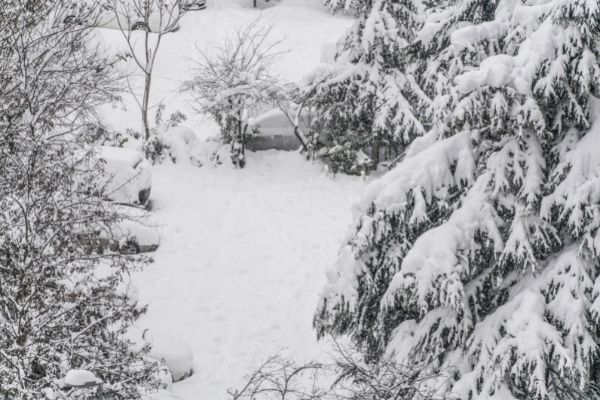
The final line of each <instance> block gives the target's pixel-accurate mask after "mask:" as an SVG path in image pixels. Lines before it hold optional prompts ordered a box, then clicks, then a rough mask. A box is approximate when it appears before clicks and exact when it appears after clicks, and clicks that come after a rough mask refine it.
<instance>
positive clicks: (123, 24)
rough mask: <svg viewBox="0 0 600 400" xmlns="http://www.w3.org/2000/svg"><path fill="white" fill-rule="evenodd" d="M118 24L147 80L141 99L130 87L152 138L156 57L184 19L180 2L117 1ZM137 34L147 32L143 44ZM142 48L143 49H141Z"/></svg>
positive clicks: (114, 5)
mask: <svg viewBox="0 0 600 400" xmlns="http://www.w3.org/2000/svg"><path fill="white" fill-rule="evenodd" d="M112 9H113V12H114V14H115V17H116V21H117V23H118V24H119V28H120V30H121V32H122V34H123V37H124V38H125V41H126V42H127V46H128V47H129V52H130V55H131V57H132V58H133V60H134V61H135V64H136V66H137V67H138V69H139V70H140V71H141V72H142V74H143V77H144V86H143V93H142V96H141V99H139V98H138V96H137V95H136V94H135V91H134V88H133V87H132V86H131V84H128V86H129V90H130V92H131V94H132V96H133V97H134V99H135V101H136V103H137V105H138V107H139V109H140V111H141V114H142V127H143V130H144V136H145V138H146V140H148V139H149V138H150V134H151V130H150V116H149V110H150V91H151V89H152V75H153V72H154V66H155V64H156V56H157V54H158V51H159V49H160V45H161V43H162V39H163V36H164V35H165V34H167V33H169V32H171V31H173V30H176V29H177V28H178V22H179V19H180V18H181V14H180V9H179V2H178V0H113V6H112ZM135 31H143V33H142V38H141V46H139V45H140V43H139V42H140V41H138V39H139V36H138V35H136V34H135V33H134V32H135ZM140 47H141V48H140Z"/></svg>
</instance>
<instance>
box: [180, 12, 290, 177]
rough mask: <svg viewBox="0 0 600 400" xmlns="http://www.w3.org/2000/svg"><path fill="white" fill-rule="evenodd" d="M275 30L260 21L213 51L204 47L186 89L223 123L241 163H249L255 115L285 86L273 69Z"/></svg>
mask: <svg viewBox="0 0 600 400" xmlns="http://www.w3.org/2000/svg"><path fill="white" fill-rule="evenodd" d="M270 33H271V28H269V27H263V26H261V25H260V20H255V21H254V22H252V23H251V24H250V25H248V26H247V27H245V28H243V29H240V30H238V31H237V32H236V34H235V36H234V37H232V38H228V39H226V40H225V41H224V42H223V43H221V44H217V45H215V46H214V48H213V52H212V53H206V52H204V51H201V50H199V61H198V62H197V68H196V69H195V71H194V72H193V74H194V77H193V78H192V79H190V80H188V81H186V82H184V83H183V85H182V88H181V90H182V91H183V92H185V93H189V94H190V95H191V97H192V101H193V105H194V107H195V109H196V110H197V111H198V112H201V113H206V114H208V115H210V116H211V117H212V118H213V119H214V120H215V121H216V122H217V124H218V125H219V127H220V132H221V138H222V140H223V143H225V144H228V145H230V149H231V160H232V162H233V164H234V165H236V166H239V167H240V168H243V167H244V165H245V163H246V160H245V146H244V142H245V137H246V135H247V134H248V133H249V132H247V128H248V117H249V114H250V113H251V112H252V111H255V109H256V108H259V107H261V106H262V105H264V104H265V103H266V102H268V101H271V100H274V99H275V98H276V97H277V95H278V94H279V92H280V91H281V88H280V86H279V84H278V81H277V79H276V78H275V77H274V76H273V75H272V73H271V71H270V68H271V65H272V63H273V61H274V60H275V57H277V55H278V53H277V52H275V51H274V50H275V48H276V46H277V45H278V44H279V42H278V41H272V40H271V37H270Z"/></svg>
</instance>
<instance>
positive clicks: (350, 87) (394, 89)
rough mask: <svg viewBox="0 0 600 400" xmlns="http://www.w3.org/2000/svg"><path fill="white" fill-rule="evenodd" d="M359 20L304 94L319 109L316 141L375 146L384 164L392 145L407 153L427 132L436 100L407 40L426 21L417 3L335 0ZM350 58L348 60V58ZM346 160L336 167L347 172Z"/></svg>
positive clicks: (332, 3)
mask: <svg viewBox="0 0 600 400" xmlns="http://www.w3.org/2000/svg"><path fill="white" fill-rule="evenodd" d="M326 3H327V4H328V5H329V7H330V8H331V9H332V10H333V11H338V10H341V9H344V10H345V11H347V12H352V13H355V14H357V16H358V18H357V20H356V22H355V23H354V25H353V26H352V28H351V29H350V30H349V31H348V32H347V33H346V35H345V37H344V38H343V39H342V40H341V41H340V42H339V43H338V54H337V56H336V58H337V59H338V60H339V62H338V63H336V64H333V65H330V66H328V67H327V68H321V69H319V70H318V71H316V72H315V73H313V74H312V75H311V76H309V77H308V78H307V86H306V87H305V88H304V89H303V93H302V95H301V97H302V99H303V103H304V104H305V105H306V106H308V107H310V108H312V109H313V110H314V111H313V113H314V114H315V115H316V118H315V119H314V120H313V121H312V124H311V125H312V129H311V132H310V136H311V141H312V142H313V143H315V145H316V146H317V149H316V150H317V151H318V150H319V148H322V147H325V148H333V147H337V146H341V147H342V148H344V149H347V151H354V152H358V151H368V152H369V153H370V155H371V159H372V160H373V167H377V164H378V163H379V159H380V153H381V151H382V149H383V148H387V149H390V150H392V151H393V152H395V153H396V155H397V154H398V153H399V152H401V151H402V150H403V149H404V147H405V146H406V145H407V144H409V143H410V142H411V141H412V140H413V139H414V138H415V137H418V136H420V135H422V134H423V133H424V132H425V130H426V127H425V126H424V124H425V123H427V122H428V111H427V110H428V108H429V99H428V97H427V95H425V94H424V93H423V91H422V90H421V88H420V86H419V83H418V82H417V79H416V72H415V71H414V69H415V66H414V63H413V62H412V57H411V53H410V48H409V46H408V44H409V43H410V41H411V40H413V38H414V36H415V31H416V30H417V29H418V28H419V26H420V24H421V21H420V19H421V17H420V16H419V14H418V11H419V3H418V2H417V1H414V0H401V1H392V0H377V1H371V0H350V1H342V0H328V1H327V2H326ZM342 60H343V62H342ZM345 165H346V162H345V161H343V160H342V163H341V164H339V165H337V166H336V168H337V169H341V170H344V169H345Z"/></svg>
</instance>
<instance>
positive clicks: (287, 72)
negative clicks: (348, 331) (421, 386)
mask: <svg viewBox="0 0 600 400" xmlns="http://www.w3.org/2000/svg"><path fill="white" fill-rule="evenodd" d="M273 4H274V6H273V7H270V8H267V9H264V10H258V9H253V8H252V7H251V6H252V0H208V7H207V9H206V10H202V11H196V12H189V13H187V14H186V15H184V17H183V19H182V20H181V22H180V26H181V28H180V29H179V30H178V31H177V32H174V33H170V34H167V35H165V36H164V38H163V43H162V45H161V48H160V52H159V54H158V58H157V64H156V67H155V72H154V77H153V86H152V101H151V103H152V104H153V105H155V106H156V105H157V104H159V103H160V102H162V103H164V104H165V105H166V106H167V108H166V111H165V113H166V114H167V115H168V114H169V113H170V112H174V111H176V110H180V111H182V112H184V113H185V114H186V115H187V116H188V118H189V119H188V121H186V123H185V125H186V126H188V127H189V128H191V129H192V130H193V131H194V132H195V134H196V135H197V136H198V137H200V138H205V137H209V136H214V135H215V133H216V127H215V126H214V124H212V123H210V122H209V121H207V120H206V119H205V118H204V117H203V116H201V115H197V114H194V112H193V110H192V107H191V105H190V104H189V103H188V102H187V101H186V99H185V98H184V97H182V96H181V94H178V93H177V89H178V87H179V86H180V85H181V82H182V81H184V80H185V79H189V78H190V76H191V72H190V71H191V68H192V67H193V60H194V58H195V55H196V54H197V50H196V48H202V49H207V48H209V47H210V46H211V45H212V44H214V43H219V42H221V41H223V40H224V39H225V38H227V37H228V36H230V35H231V34H232V33H233V32H234V30H235V29H238V28H243V27H244V26H246V25H248V24H249V23H251V22H253V21H255V20H256V19H257V18H260V24H265V25H269V26H271V27H272V32H273V40H282V43H281V45H280V47H279V48H278V51H281V52H282V54H281V56H280V57H279V59H278V62H277V64H276V65H275V66H274V68H275V72H276V73H277V74H278V75H279V76H280V77H281V79H282V80H285V81H288V82H299V81H300V80H301V79H302V78H303V77H304V76H305V75H306V74H308V73H310V72H311V70H313V69H314V68H315V67H317V66H318V65H319V64H321V63H322V61H323V59H324V58H323V49H324V48H326V49H331V48H332V44H333V43H335V42H336V41H337V40H338V39H339V38H340V37H341V36H342V34H343V33H344V31H345V30H346V29H347V28H348V27H349V26H350V24H351V19H349V18H347V17H343V16H337V15H331V14H329V13H328V12H327V10H326V9H325V8H324V6H323V5H322V4H321V0H282V1H280V2H275V1H273ZM98 34H99V38H100V40H101V41H102V42H103V43H104V44H105V45H108V46H109V48H110V50H111V51H113V52H121V51H126V50H127V47H126V45H125V42H124V39H123V36H122V35H121V33H120V32H118V31H114V30H108V29H98ZM134 35H139V33H134ZM140 38H141V37H140ZM121 68H123V69H124V72H127V73H129V74H133V75H131V76H133V78H130V84H132V85H133V86H134V87H137V86H138V85H139V82H137V81H136V79H135V76H136V75H137V76H139V71H138V70H136V68H135V65H134V64H133V61H130V62H129V64H128V65H125V66H123V65H122V66H121ZM123 102H124V106H125V107H124V108H123V109H122V108H118V109H109V108H107V109H105V110H103V114H104V116H105V119H106V121H107V122H109V123H110V124H112V126H113V127H114V128H116V129H118V130H121V131H123V130H124V129H125V128H133V129H136V130H138V131H139V130H140V114H139V110H138V109H137V108H136V106H135V103H134V102H133V100H132V97H131V96H130V95H129V94H128V93H127V92H124V93H123ZM365 184H366V183H365V181H363V180H362V179H360V178H357V177H342V176H339V177H336V178H335V179H333V178H331V177H328V176H326V175H325V174H324V173H323V170H322V167H321V166H320V165H316V164H311V163H309V162H307V161H306V160H304V159H302V157H301V156H300V155H299V154H297V153H278V152H263V153H256V154H250V155H249V160H248V165H247V167H246V168H245V169H244V170H234V169H233V168H232V167H231V166H229V165H222V166H220V167H218V168H215V167H213V166H210V165H205V166H204V167H202V168H196V167H193V166H189V165H176V166H173V165H164V166H158V167H155V168H154V175H153V185H152V195H151V200H152V203H153V208H154V217H155V219H156V220H157V221H158V223H159V224H160V226H161V227H160V231H161V237H162V240H161V246H160V248H159V249H158V251H157V252H156V253H155V254H154V255H153V256H154V259H155V262H154V263H153V264H151V265H150V266H149V267H148V268H147V269H146V270H145V271H144V272H141V273H138V274H136V275H135V277H134V284H135V286H136V287H137V288H138V290H139V298H140V300H141V301H142V302H146V303H148V304H149V311H148V313H147V315H146V316H144V317H143V318H142V320H141V321H139V327H140V328H150V329H151V330H152V331H155V332H156V331H158V332H161V331H162V332H168V333H169V334H172V335H174V336H177V337H180V338H183V339H184V340H185V341H187V342H188V343H189V344H190V346H191V348H192V350H193V353H194V358H195V361H194V363H195V364H194V365H195V367H194V369H195V373H194V375H193V376H192V377H191V378H188V379H186V380H184V381H182V382H179V383H176V384H175V385H174V387H173V392H174V394H175V395H176V396H178V398H181V399H183V400H199V399H206V400H220V399H224V398H226V390H227V388H229V387H231V386H236V385H237V384H239V383H240V381H241V379H242V378H243V377H244V375H246V374H248V373H250V372H251V371H252V369H253V368H255V367H257V366H258V365H259V363H260V362H261V361H263V360H264V359H265V358H266V357H268V356H270V355H272V354H273V353H274V352H277V351H279V350H282V349H287V351H286V353H287V354H289V355H290V356H294V357H298V358H300V359H309V358H318V357H319V356H320V355H322V353H321V352H322V350H323V348H322V345H320V344H318V343H317V342H316V338H315V334H314V332H313V330H312V327H311V326H312V315H313V312H314V311H315V308H316V303H317V301H318V295H319V292H320V290H321V288H322V287H323V284H324V280H325V270H326V269H327V268H328V267H330V266H331V265H332V263H333V262H334V260H335V257H336V253H337V249H338V248H339V243H340V241H341V239H342V238H343V236H344V233H345V231H346V229H347V227H348V226H349V224H350V222H351V205H352V204H353V202H354V201H356V200H357V198H358V196H359V194H360V192H361V191H362V188H363V187H364V186H365Z"/></svg>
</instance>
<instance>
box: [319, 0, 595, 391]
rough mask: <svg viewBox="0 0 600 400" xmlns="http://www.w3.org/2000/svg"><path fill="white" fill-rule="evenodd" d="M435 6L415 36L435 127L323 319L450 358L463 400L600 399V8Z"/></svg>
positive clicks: (385, 182) (327, 325)
mask: <svg viewBox="0 0 600 400" xmlns="http://www.w3.org/2000/svg"><path fill="white" fill-rule="evenodd" d="M427 15H428V17H427V21H426V22H425V24H424V26H423V28H422V29H421V30H420V31H419V32H418V33H417V34H416V36H415V38H416V39H415V46H416V47H417V48H418V49H420V51H421V53H420V54H421V61H420V64H421V65H422V68H421V69H420V71H421V74H420V75H419V76H418V80H419V81H420V82H422V85H423V87H424V88H425V90H426V91H427V93H428V94H429V96H431V98H432V99H433V105H434V114H433V119H432V121H431V129H430V130H429V132H428V133H427V134H426V135H425V136H424V137H422V138H419V139H417V140H416V141H415V142H414V143H413V144H412V145H411V146H410V147H409V149H408V150H407V152H406V155H405V158H404V160H403V161H402V162H401V163H400V164H399V165H398V166H397V167H396V168H395V169H394V170H393V171H391V172H390V173H388V174H387V175H385V176H384V177H383V178H381V179H380V180H378V181H376V182H374V183H373V184H372V185H371V186H370V188H369V190H368V193H367V195H366V196H365V199H364V200H363V202H361V204H360V205H359V207H358V216H357V220H356V225H355V227H354V229H353V230H352V231H351V233H350V235H349V238H348V240H347V241H346V244H345V245H344V246H343V247H342V249H341V251H340V255H339V259H338V263H337V265H336V267H335V268H334V269H333V270H332V271H330V273H329V274H328V285H327V287H326V289H325V292H324V295H323V300H322V303H321V306H320V307H319V310H318V312H317V314H316V316H315V326H316V328H317V330H318V332H319V333H320V334H321V335H323V334H325V333H327V332H331V333H334V334H337V335H339V334H350V335H351V336H352V337H353V339H354V340H355V342H357V343H358V344H359V345H360V346H361V348H362V349H363V350H364V352H365V354H366V355H367V356H368V357H370V359H371V360H373V361H376V360H380V359H381V358H382V357H384V358H385V357H393V358H394V359H395V360H397V361H398V362H400V363H402V364H407V365H415V366H417V365H426V364H428V365H432V368H433V369H437V368H450V369H452V370H453V371H454V375H455V378H454V379H453V380H452V381H450V382H448V383H447V387H446V390H447V392H448V393H452V394H453V395H455V396H457V397H459V398H464V399H484V398H485V399H490V398H494V399H503V400H504V399H523V400H524V399H539V400H542V399H543V400H547V399H563V398H594V397H593V396H598V390H597V385H596V384H595V382H596V381H597V380H598V379H599V378H600V377H599V376H598V371H600V353H599V351H598V345H599V343H600V342H599V339H598V335H597V332H598V328H599V325H598V318H597V316H598V305H599V304H600V290H599V289H598V288H599V287H600V273H599V272H600V269H599V268H600V264H599V262H598V260H599V257H598V256H599V255H600V252H599V251H600V231H599V228H600V223H599V222H598V221H599V220H600V218H599V216H598V215H599V214H598V213H599V210H600V206H599V204H600V189H599V188H600V157H599V156H598V154H599V153H598V150H597V149H598V145H599V143H600V99H599V98H598V96H599V95H600V92H599V91H598V88H599V87H600V68H599V60H598V55H599V54H598V49H599V48H600V46H599V45H600V43H599V39H598V38H599V37H600V32H599V26H598V24H597V21H598V20H599V19H600V9H599V7H598V4H597V3H595V2H584V1H578V0H567V1H562V0H556V1H549V2H544V3H537V2H525V3H523V2H509V1H499V2H497V3H490V2H487V1H468V2H462V1H455V2H451V3H449V4H444V5H437V6H435V5H434V6H432V8H431V9H430V10H429V11H428V12H427ZM569 396H570V397H569ZM578 396H579V397H578Z"/></svg>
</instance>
